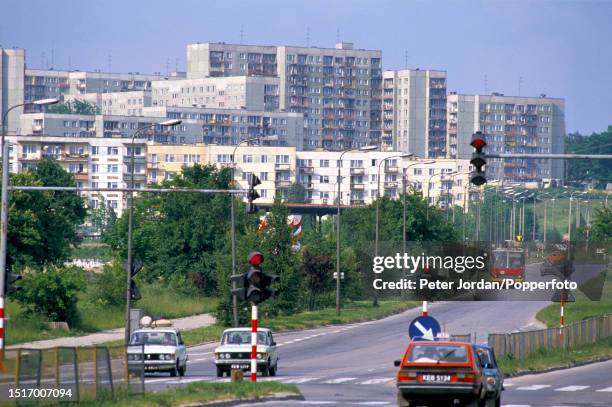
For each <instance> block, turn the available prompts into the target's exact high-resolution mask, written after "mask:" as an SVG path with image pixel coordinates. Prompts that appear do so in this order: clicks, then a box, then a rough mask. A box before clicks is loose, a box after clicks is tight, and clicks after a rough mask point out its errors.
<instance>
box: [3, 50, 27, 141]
mask: <svg viewBox="0 0 612 407" xmlns="http://www.w3.org/2000/svg"><path fill="white" fill-rule="evenodd" d="M24 67H25V50H24V49H23V48H11V49H9V48H0V117H2V116H4V114H5V113H6V112H7V111H8V109H10V108H11V107H13V106H15V105H19V104H21V103H23V98H24V82H23V81H24V78H23V72H24ZM21 113H23V107H18V108H15V109H13V110H11V112H10V113H9V114H8V117H7V123H6V129H7V131H8V133H9V134H15V132H16V131H17V130H18V127H19V116H20V115H21Z"/></svg>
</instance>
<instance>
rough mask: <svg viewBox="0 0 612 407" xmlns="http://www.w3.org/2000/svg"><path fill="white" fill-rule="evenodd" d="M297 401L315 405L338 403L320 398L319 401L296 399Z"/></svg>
mask: <svg viewBox="0 0 612 407" xmlns="http://www.w3.org/2000/svg"><path fill="white" fill-rule="evenodd" d="M298 403H300V404H309V405H315V406H322V405H324V404H338V402H337V401H322V400H320V401H308V400H305V401H298Z"/></svg>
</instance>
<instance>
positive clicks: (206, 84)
mask: <svg viewBox="0 0 612 407" xmlns="http://www.w3.org/2000/svg"><path fill="white" fill-rule="evenodd" d="M151 85H152V89H153V90H152V96H153V100H152V105H153V106H187V107H192V106H194V107H212V108H221V109H246V110H258V111H264V110H265V111H277V110H278V108H279V86H278V78H276V77H264V76H229V77H218V78H217V77H210V78H190V79H178V80H162V81H153V82H151Z"/></svg>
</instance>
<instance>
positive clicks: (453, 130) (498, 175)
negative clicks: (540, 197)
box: [447, 93, 565, 183]
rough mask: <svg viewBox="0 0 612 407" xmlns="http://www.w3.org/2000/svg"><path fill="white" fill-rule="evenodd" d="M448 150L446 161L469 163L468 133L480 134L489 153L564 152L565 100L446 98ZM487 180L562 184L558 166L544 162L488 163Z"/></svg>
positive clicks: (560, 165)
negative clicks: (463, 160) (465, 160)
mask: <svg viewBox="0 0 612 407" xmlns="http://www.w3.org/2000/svg"><path fill="white" fill-rule="evenodd" d="M447 110H448V151H449V156H450V157H451V158H459V159H469V158H470V156H471V154H472V150H473V148H472V147H470V145H469V143H470V140H471V137H472V134H473V133H474V132H476V131H482V132H483V133H484V134H485V137H486V141H487V147H486V151H488V152H490V153H519V154H520V153H526V154H537V153H553V154H562V153H563V152H564V136H565V100H564V99H560V98H550V97H546V95H540V96H539V97H525V96H505V95H503V94H500V93H493V94H492V95H459V94H456V93H451V94H450V95H449V96H448V107H447ZM486 172H487V175H488V178H489V179H491V180H493V179H496V180H500V181H502V180H503V181H505V182H518V183H525V182H540V181H550V180H563V177H564V175H563V162H562V161H560V160H546V159H538V160H535V159H503V160H502V159H489V160H488V163H487V167H486Z"/></svg>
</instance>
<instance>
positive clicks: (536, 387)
mask: <svg viewBox="0 0 612 407" xmlns="http://www.w3.org/2000/svg"><path fill="white" fill-rule="evenodd" d="M547 387H552V386H551V385H550V384H532V385H531V386H524V387H517V388H516V389H517V390H542V389H545V388H547Z"/></svg>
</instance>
